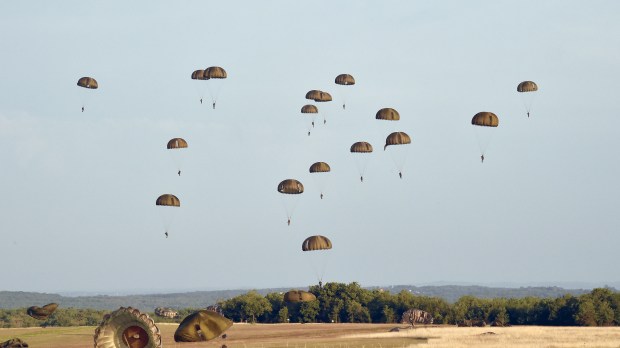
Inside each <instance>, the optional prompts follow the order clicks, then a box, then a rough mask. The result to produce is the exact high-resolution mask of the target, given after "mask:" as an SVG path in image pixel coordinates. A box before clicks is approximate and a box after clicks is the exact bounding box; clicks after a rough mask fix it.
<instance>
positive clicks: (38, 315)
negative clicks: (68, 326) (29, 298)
mask: <svg viewBox="0 0 620 348" xmlns="http://www.w3.org/2000/svg"><path fill="white" fill-rule="evenodd" d="M56 308H58V304H57V303H48V304H46V305H45V306H43V307H37V306H32V307H28V309H27V310H26V313H28V315H29V316H31V317H33V318H35V319H38V320H45V319H47V317H49V316H50V315H52V313H54V311H55V310H56Z"/></svg>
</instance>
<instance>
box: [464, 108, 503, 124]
mask: <svg viewBox="0 0 620 348" xmlns="http://www.w3.org/2000/svg"><path fill="white" fill-rule="evenodd" d="M471 124H473V125H474V126H482V127H497V126H498V125H499V118H497V115H495V114H494V113H492V112H488V111H482V112H479V113H477V114H475V115H474V117H473V118H472V119H471Z"/></svg>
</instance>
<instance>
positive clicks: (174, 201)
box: [155, 194, 181, 207]
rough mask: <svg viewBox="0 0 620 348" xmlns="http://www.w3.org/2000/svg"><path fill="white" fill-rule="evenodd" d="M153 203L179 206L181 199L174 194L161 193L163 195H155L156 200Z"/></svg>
mask: <svg viewBox="0 0 620 348" xmlns="http://www.w3.org/2000/svg"><path fill="white" fill-rule="evenodd" d="M155 205H163V206H169V207H180V206H181V201H180V200H179V199H178V198H177V196H175V195H171V194H163V195H161V196H159V197H157V200H156V201H155Z"/></svg>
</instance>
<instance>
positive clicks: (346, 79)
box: [334, 74, 355, 110]
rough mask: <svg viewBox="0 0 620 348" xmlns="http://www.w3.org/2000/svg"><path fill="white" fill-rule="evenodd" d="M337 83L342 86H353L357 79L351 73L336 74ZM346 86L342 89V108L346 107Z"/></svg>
mask: <svg viewBox="0 0 620 348" xmlns="http://www.w3.org/2000/svg"><path fill="white" fill-rule="evenodd" d="M334 82H335V83H336V84H337V85H341V86H353V85H354V84H355V79H354V78H353V76H351V75H349V74H340V75H338V76H336V79H335V81H334ZM344 92H345V91H344V88H343V91H342V109H343V110H344V109H346V107H347V106H346V104H347V102H346V99H347V98H346V96H345V93H344Z"/></svg>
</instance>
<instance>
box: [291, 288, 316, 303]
mask: <svg viewBox="0 0 620 348" xmlns="http://www.w3.org/2000/svg"><path fill="white" fill-rule="evenodd" d="M315 300H316V296H314V294H313V293H311V292H307V291H303V290H291V291H288V292H286V293H285V294H284V302H286V303H297V302H310V301H315Z"/></svg>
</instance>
